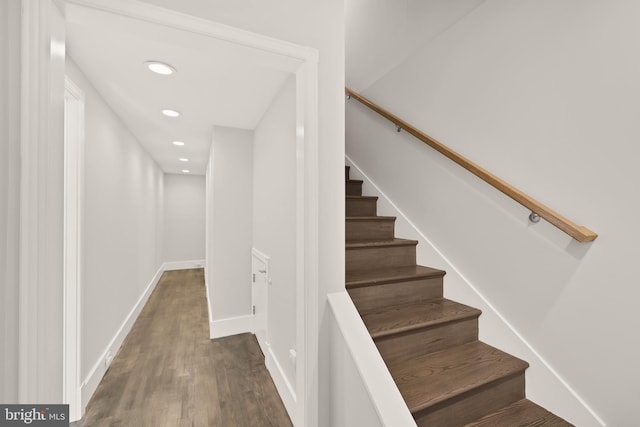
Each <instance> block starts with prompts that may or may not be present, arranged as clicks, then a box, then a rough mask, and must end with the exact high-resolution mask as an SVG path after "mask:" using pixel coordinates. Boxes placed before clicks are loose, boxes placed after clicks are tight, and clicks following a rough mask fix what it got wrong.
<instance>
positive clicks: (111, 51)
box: [66, 4, 296, 175]
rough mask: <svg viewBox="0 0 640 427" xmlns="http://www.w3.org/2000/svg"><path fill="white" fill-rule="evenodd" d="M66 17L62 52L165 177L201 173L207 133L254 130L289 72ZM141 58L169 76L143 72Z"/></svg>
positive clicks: (163, 30) (221, 45)
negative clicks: (162, 66)
mask: <svg viewBox="0 0 640 427" xmlns="http://www.w3.org/2000/svg"><path fill="white" fill-rule="evenodd" d="M66 15H67V54H68V55H69V56H70V57H71V59H72V60H73V61H74V62H75V63H76V64H77V65H78V66H79V67H80V69H81V70H82V71H83V72H84V73H85V75H86V76H87V78H88V79H89V80H90V81H91V83H92V84H93V85H94V87H95V88H96V89H97V90H98V92H99V93H100V94H101V95H102V97H103V98H104V99H105V101H106V102H107V103H108V104H109V106H110V107H111V108H112V109H113V110H114V111H115V112H116V114H117V115H118V116H119V117H120V118H121V120H122V121H123V122H124V123H125V125H126V126H127V127H128V128H129V130H130V131H131V132H132V133H133V134H134V135H135V136H136V137H137V138H138V140H139V141H140V143H141V144H142V146H143V147H144V148H145V149H146V151H147V152H148V153H149V154H150V155H151V157H152V158H153V159H155V161H156V162H157V163H158V165H159V166H160V168H161V169H162V170H163V171H164V172H165V173H181V172H180V171H181V170H182V169H184V168H185V167H186V168H188V169H189V170H191V173H192V174H198V175H200V174H204V173H205V170H206V165H207V160H208V156H209V146H210V143H211V131H212V127H213V126H228V127H235V128H241V129H254V128H255V127H256V125H257V124H258V123H259V121H260V118H261V117H262V115H263V113H264V112H265V110H266V108H267V107H268V106H269V105H270V104H271V102H272V100H273V99H274V98H275V96H276V95H277V93H278V92H279V90H280V88H281V87H282V86H283V85H284V82H285V80H286V78H287V77H288V76H289V72H290V71H289V70H293V69H295V68H296V64H295V63H294V62H295V60H293V59H291V58H285V57H281V56H278V55H275V54H272V53H266V52H264V51H260V50H257V49H253V48H249V47H246V46H240V45H237V44H233V43H229V42H227V41H223V40H219V39H214V38H211V37H208V36H204V35H198V34H194V33H189V32H186V31H182V30H177V29H173V28H168V27H164V26H160V25H156V24H152V23H149V22H144V21H138V20H134V19H131V18H127V17H123V16H119V15H115V14H111V13H107V12H102V11H97V10H94V9H91V8H86V7H83V6H78V5H73V4H68V5H67V9H66ZM149 60H157V61H162V62H166V63H168V64H171V65H172V66H173V67H174V68H175V69H176V70H177V73H175V74H173V75H171V76H161V75H157V74H154V73H151V72H150V71H148V70H147V68H146V67H145V66H144V62H145V61H149ZM163 108H171V109H175V110H178V111H180V112H182V116H181V117H179V118H168V117H165V116H163V115H162V114H161V113H160V110H161V109H163ZM174 140H180V141H184V142H185V146H183V147H176V146H174V145H172V141H174ZM180 157H187V158H189V159H190V161H189V163H188V164H187V163H183V162H180V161H179V160H178V158H180Z"/></svg>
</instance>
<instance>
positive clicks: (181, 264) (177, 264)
mask: <svg viewBox="0 0 640 427" xmlns="http://www.w3.org/2000/svg"><path fill="white" fill-rule="evenodd" d="M203 267H204V260H203V259H192V260H188V261H167V262H165V263H164V271H172V270H189V269H191V268H203Z"/></svg>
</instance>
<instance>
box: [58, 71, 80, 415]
mask: <svg viewBox="0 0 640 427" xmlns="http://www.w3.org/2000/svg"><path fill="white" fill-rule="evenodd" d="M84 108H85V96H84V92H83V91H82V90H81V89H80V88H79V87H78V86H77V85H76V84H74V83H73V82H72V81H71V80H70V79H69V78H68V77H66V78H65V93H64V130H65V132H64V278H63V283H64V287H63V292H64V297H63V304H64V306H63V312H64V320H63V322H64V324H63V341H64V347H63V353H62V354H63V357H62V358H63V370H62V372H63V381H64V383H63V389H62V390H63V392H62V395H63V402H65V403H67V404H69V419H70V421H71V422H73V421H77V420H79V419H80V418H82V415H83V413H84V408H83V407H82V388H81V384H82V378H81V372H82V370H81V365H82V354H81V339H82V335H81V319H82V317H81V303H80V302H81V295H82V253H83V245H82V237H83V229H82V225H83V211H84V197H83V195H84V191H83V190H84V123H85V122H84Z"/></svg>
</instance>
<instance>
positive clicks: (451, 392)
mask: <svg viewBox="0 0 640 427" xmlns="http://www.w3.org/2000/svg"><path fill="white" fill-rule="evenodd" d="M528 366H529V365H528V364H527V363H526V362H524V361H523V360H520V359H518V358H516V357H513V356H511V355H509V354H507V353H505V352H503V351H500V350H498V349H496V348H494V347H491V346H489V345H487V344H485V343H482V342H480V341H475V342H472V343H468V344H463V345H461V346H457V347H453V348H450V349H447V350H443V351H439V352H436V353H431V354H427V355H424V356H420V357H416V358H413V359H410V360H406V361H403V362H400V363H398V364H389V371H390V372H391V375H392V376H393V378H394V380H395V382H396V384H397V385H398V389H399V390H400V393H401V394H402V396H403V397H404V400H405V402H406V403H407V406H408V407H409V410H410V411H411V413H412V414H413V416H414V418H415V420H416V423H417V424H418V426H427V425H430V426H438V427H441V426H442V427H446V426H460V425H464V424H466V423H469V422H472V421H474V420H477V419H479V418H481V417H483V416H485V415H487V414H490V413H492V412H495V411H497V410H499V409H500V408H504V407H506V406H509V405H511V404H512V403H514V402H516V401H518V400H521V399H523V398H524V371H525V369H526V368H527V367H528Z"/></svg>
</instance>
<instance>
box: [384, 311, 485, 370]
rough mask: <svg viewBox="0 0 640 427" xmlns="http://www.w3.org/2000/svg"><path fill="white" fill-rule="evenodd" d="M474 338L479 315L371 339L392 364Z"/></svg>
mask: <svg viewBox="0 0 640 427" xmlns="http://www.w3.org/2000/svg"><path fill="white" fill-rule="evenodd" d="M477 339H478V318H477V317H476V318H473V319H467V320H461V321H457V322H451V323H447V324H444V325H438V326H435V327H431V328H424V329H419V330H414V331H409V332H405V333H402V334H395V335H390V336H387V337H382V338H377V339H375V340H374V341H375V343H376V346H377V347H378V350H379V351H380V354H381V355H382V358H383V359H384V361H385V362H386V363H391V364H394V363H396V362H401V361H404V360H408V359H411V358H413V357H418V356H422V355H425V354H428V353H433V352H436V351H440V350H444V349H446V348H449V347H453V346H456V345H461V344H466V343H468V342H471V341H476V340H477Z"/></svg>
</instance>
